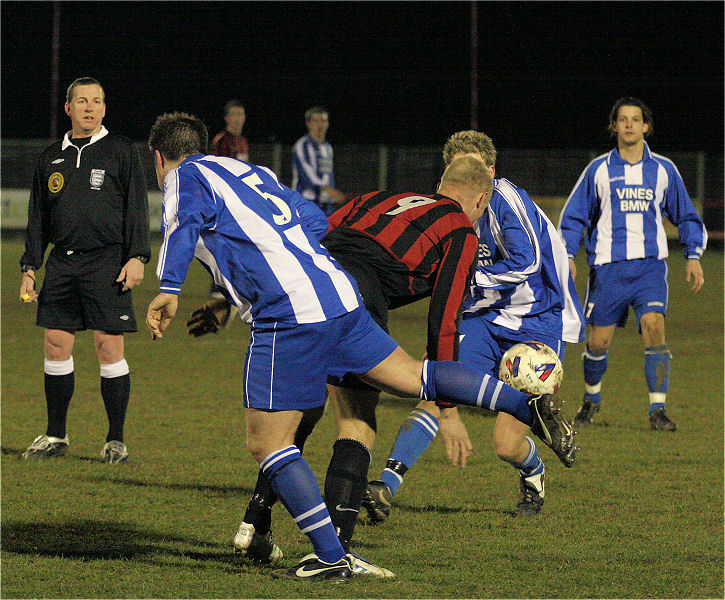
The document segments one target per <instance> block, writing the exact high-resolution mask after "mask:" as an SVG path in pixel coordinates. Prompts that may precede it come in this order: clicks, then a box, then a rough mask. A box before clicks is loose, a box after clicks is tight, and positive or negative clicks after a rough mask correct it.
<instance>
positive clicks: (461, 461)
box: [438, 405, 473, 467]
mask: <svg viewBox="0 0 725 600" xmlns="http://www.w3.org/2000/svg"><path fill="white" fill-rule="evenodd" d="M438 423H439V429H438V431H439V432H440V434H441V437H442V438H443V442H444V443H445V445H446V456H447V457H448V460H450V461H451V466H453V467H457V466H461V467H465V466H466V463H467V462H468V457H469V456H470V455H471V452H473V444H472V443H471V438H470V437H469V436H468V429H466V424H465V423H464V422H463V421H462V420H461V415H460V414H459V412H458V407H457V406H455V405H454V406H452V407H450V408H441V416H440V419H439V420H438Z"/></svg>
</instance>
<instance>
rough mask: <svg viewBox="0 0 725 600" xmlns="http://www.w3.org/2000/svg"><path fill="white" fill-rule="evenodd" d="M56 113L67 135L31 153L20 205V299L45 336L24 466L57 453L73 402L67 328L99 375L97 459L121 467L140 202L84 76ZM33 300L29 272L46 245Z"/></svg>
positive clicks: (95, 86)
mask: <svg viewBox="0 0 725 600" xmlns="http://www.w3.org/2000/svg"><path fill="white" fill-rule="evenodd" d="M65 112H66V114H67V115H68V116H69V117H70V120H71V125H72V130H71V131H69V132H68V133H66V134H65V136H64V137H63V140H62V141H58V142H55V143H53V144H51V145H50V146H48V147H47V148H46V149H45V150H44V151H43V152H42V154H41V155H40V158H39V159H38V164H37V167H36V170H35V174H34V177H33V190H32V193H31V196H30V203H29V206H28V227H27V232H26V243H25V253H24V254H23V256H22V258H21V259H20V268H21V270H22V273H23V275H22V282H21V284H20V299H21V300H22V301H23V302H34V301H36V300H37V302H38V315H37V320H36V324H37V325H38V326H39V327H43V328H44V329H45V343H44V350H45V363H44V372H45V398H46V404H47V409H48V428H47V430H46V432H45V434H44V435H40V436H38V437H37V438H36V439H35V440H34V441H33V443H32V444H31V445H30V447H29V448H28V449H27V450H26V451H25V452H24V453H23V458H25V459H35V458H49V457H52V456H62V455H64V454H65V451H66V448H67V447H68V434H67V431H66V416H67V414H68V405H69V404H70V400H71V397H72V396H73V388H74V369H73V343H74V342H75V333H76V331H83V330H85V329H92V330H93V341H94V343H95V347H96V354H97V355H98V362H99V363H100V370H101V395H102V397H103V402H104V404H105V406H106V413H107V415H108V423H109V427H108V435H107V436H106V444H105V445H104V446H103V450H102V451H101V456H102V457H103V460H104V461H105V462H107V463H125V462H127V461H128V450H127V449H126V445H125V444H124V442H123V427H124V422H125V419H126V407H127V406H128V400H129V394H130V387H131V386H130V375H129V368H128V364H127V363H126V360H125V359H124V349H123V334H124V333H125V332H132V331H136V317H135V315H134V312H133V303H132V298H131V288H133V287H134V286H137V285H138V284H140V283H141V281H142V280H143V274H144V264H146V263H147V262H148V261H149V258H150V257H151V250H150V246H149V220H148V197H147V194H146V185H145V183H144V178H143V173H142V170H141V163H140V160H139V157H138V153H137V151H136V150H135V148H134V146H133V144H132V143H131V141H130V140H129V139H127V138H125V137H122V136H118V135H114V134H112V133H109V132H108V130H107V129H106V128H105V127H104V126H103V124H102V121H103V117H104V116H105V114H106V103H105V93H104V91H103V87H102V86H101V84H100V83H99V82H98V81H97V80H95V79H93V78H91V77H81V78H79V79H76V80H75V81H74V82H73V83H71V84H70V86H69V87H68V91H67V94H66V103H65ZM49 243H52V244H53V249H52V250H51V252H50V254H49V256H48V260H47V263H46V273H45V279H44V281H43V288H42V290H41V291H40V294H39V295H38V293H37V292H36V289H35V273H36V271H37V270H38V269H39V268H40V267H41V266H42V264H43V258H44V256H45V250H46V249H47V247H48V244H49Z"/></svg>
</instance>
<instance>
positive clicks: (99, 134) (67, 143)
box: [61, 125, 108, 150]
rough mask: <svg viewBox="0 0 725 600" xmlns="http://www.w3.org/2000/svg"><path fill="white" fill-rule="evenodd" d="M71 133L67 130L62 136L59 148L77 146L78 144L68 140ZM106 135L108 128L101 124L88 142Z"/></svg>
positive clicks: (91, 142)
mask: <svg viewBox="0 0 725 600" xmlns="http://www.w3.org/2000/svg"><path fill="white" fill-rule="evenodd" d="M72 133H73V132H72V131H69V132H67V133H66V134H65V135H64V136H63V144H62V145H61V150H65V149H66V148H67V147H68V146H73V147H74V148H77V147H78V146H76V145H74V144H72V143H71V141H70V138H71V134H72ZM107 135H108V129H106V128H105V127H104V126H103V125H101V128H100V129H99V130H98V131H97V132H96V133H94V134H93V135H92V136H91V141H90V142H88V143H89V144H93V143H94V142H97V141H98V140H100V139H101V138H103V137H106V136H107Z"/></svg>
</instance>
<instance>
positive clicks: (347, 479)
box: [325, 438, 370, 552]
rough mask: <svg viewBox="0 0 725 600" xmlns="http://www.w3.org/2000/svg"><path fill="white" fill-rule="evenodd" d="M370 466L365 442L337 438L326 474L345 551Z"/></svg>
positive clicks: (329, 507)
mask: <svg viewBox="0 0 725 600" xmlns="http://www.w3.org/2000/svg"><path fill="white" fill-rule="evenodd" d="M369 467H370V451H369V450H368V449H367V447H366V446H365V444H362V443H360V442H358V441H357V440H352V439H349V438H343V439H339V440H337V441H336V442H335V445H334V446H333V450H332V458H331V459H330V466H329V467H328V468H327V475H326V476H325V504H326V505H327V510H328V511H329V512H330V517H331V519H332V524H333V525H334V526H335V529H336V530H337V536H338V537H339V538H340V543H341V544H342V547H343V548H344V549H345V552H347V551H348V546H349V543H350V540H351V539H352V534H353V531H354V530H355V522H356V521H357V515H358V512H359V511H360V504H361V502H362V499H363V496H364V495H365V489H366V488H367V485H368V468H369Z"/></svg>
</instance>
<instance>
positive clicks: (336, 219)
mask: <svg viewBox="0 0 725 600" xmlns="http://www.w3.org/2000/svg"><path fill="white" fill-rule="evenodd" d="M378 193H380V192H372V193H370V194H365V196H357V197H356V198H352V199H351V200H350V201H349V202H346V203H345V204H343V205H342V206H341V207H340V208H338V209H337V210H336V211H335V212H334V213H332V214H331V215H330V216H329V217H328V218H327V220H328V222H329V229H328V231H330V230H331V229H335V227H339V226H340V225H341V224H342V222H343V221H345V220H346V219H347V218H348V217H349V216H350V215H351V214H352V211H353V210H355V207H356V206H357V204H358V202H363V201H364V200H365V199H367V198H370V197H371V196H373V195H375V194H378Z"/></svg>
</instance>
